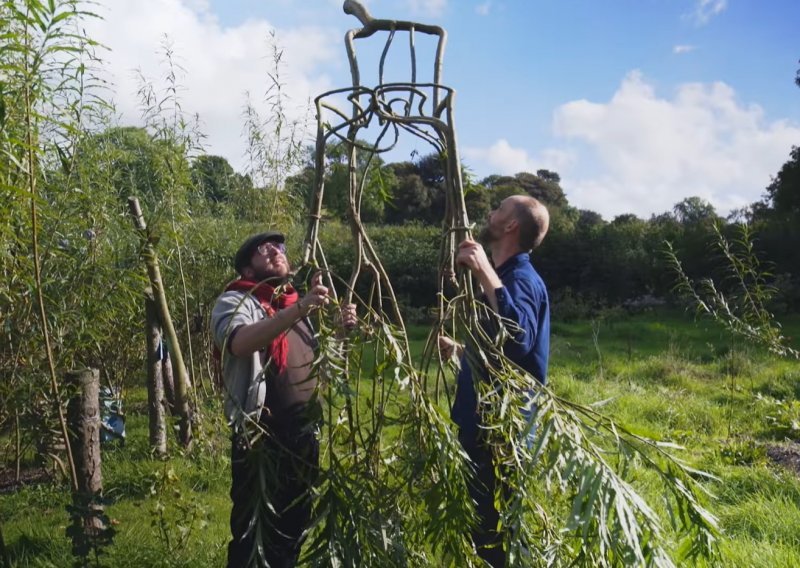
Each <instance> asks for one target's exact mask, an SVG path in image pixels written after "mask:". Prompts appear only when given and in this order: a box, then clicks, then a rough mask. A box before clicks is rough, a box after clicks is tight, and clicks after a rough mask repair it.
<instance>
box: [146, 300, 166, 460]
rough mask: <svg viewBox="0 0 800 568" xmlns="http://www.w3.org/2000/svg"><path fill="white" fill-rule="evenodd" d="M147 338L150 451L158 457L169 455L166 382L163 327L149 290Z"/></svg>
mask: <svg viewBox="0 0 800 568" xmlns="http://www.w3.org/2000/svg"><path fill="white" fill-rule="evenodd" d="M144 307H145V309H144V313H145V338H146V341H147V410H148V415H149V417H150V450H151V451H152V452H153V454H154V455H156V456H158V457H164V456H166V455H167V427H166V424H165V418H164V416H165V414H166V412H165V409H164V406H165V405H164V381H163V374H162V372H161V353H160V352H159V349H158V348H159V345H160V344H161V326H160V325H159V324H158V311H157V309H156V302H155V300H154V299H153V290H152V289H151V288H147V290H145V298H144Z"/></svg>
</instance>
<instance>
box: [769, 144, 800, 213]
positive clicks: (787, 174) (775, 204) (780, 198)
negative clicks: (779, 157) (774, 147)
mask: <svg viewBox="0 0 800 568" xmlns="http://www.w3.org/2000/svg"><path fill="white" fill-rule="evenodd" d="M767 198H768V199H769V201H770V203H771V205H772V209H773V210H774V211H775V213H777V214H778V215H780V216H782V217H794V216H798V215H800V146H793V147H792V151H791V153H790V157H789V160H788V161H787V162H786V163H785V164H783V166H782V167H781V169H780V171H779V172H778V175H776V176H775V177H774V178H773V180H772V182H771V183H770V184H769V185H768V186H767Z"/></svg>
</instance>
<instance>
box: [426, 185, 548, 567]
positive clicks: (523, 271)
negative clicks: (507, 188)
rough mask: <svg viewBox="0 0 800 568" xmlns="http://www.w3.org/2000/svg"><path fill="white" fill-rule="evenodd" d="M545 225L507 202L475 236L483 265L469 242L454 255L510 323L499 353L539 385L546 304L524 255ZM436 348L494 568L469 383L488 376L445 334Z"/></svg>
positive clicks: (479, 535)
mask: <svg viewBox="0 0 800 568" xmlns="http://www.w3.org/2000/svg"><path fill="white" fill-rule="evenodd" d="M549 224H550V216H549V214H548V212H547V208H546V207H545V206H544V205H542V204H541V203H540V202H539V201H537V200H536V199H534V198H533V197H528V196H521V195H514V196H511V197H508V198H506V199H504V200H503V201H502V202H501V203H500V206H499V207H498V208H497V209H495V210H494V211H492V212H491V213H490V214H489V217H488V219H487V223H486V226H485V227H484V228H483V230H482V231H481V233H480V236H479V240H480V241H481V242H483V243H485V244H486V246H487V248H488V249H489V252H490V254H491V261H489V258H488V257H487V255H486V252H485V251H484V248H483V247H482V246H481V245H480V244H479V243H477V242H475V241H473V240H471V239H467V240H465V241H464V242H462V243H461V244H460V245H459V249H458V255H457V257H456V262H458V263H459V264H461V265H462V266H465V267H467V268H468V269H469V270H470V271H471V272H472V273H473V274H474V275H475V277H476V279H477V280H478V282H479V283H480V285H481V288H482V289H483V297H482V300H483V301H484V302H485V303H486V304H488V305H489V306H490V307H491V308H492V310H493V311H494V312H495V313H496V314H497V315H499V316H500V317H501V318H503V319H505V320H509V321H511V322H513V325H510V326H507V331H508V332H509V335H510V338H509V339H508V340H506V342H505V343H504V345H503V354H504V355H505V356H506V357H508V358H509V359H510V360H511V361H513V362H514V363H515V364H516V365H518V366H519V367H520V368H522V369H524V370H525V371H527V372H528V373H530V374H531V375H532V376H533V377H535V378H536V379H537V380H538V381H539V382H540V383H542V384H545V383H546V381H547V363H548V357H549V351H550V304H549V300H548V296H547V287H546V286H545V284H544V281H542V278H541V277H540V276H539V274H538V273H537V272H536V270H535V269H534V268H533V265H532V264H531V260H530V253H531V251H533V249H535V248H537V247H538V246H539V245H540V244H541V242H542V240H543V239H544V237H545V235H546V234H547V229H548V227H549ZM439 349H440V351H441V353H442V356H443V357H445V358H450V357H452V356H454V355H456V356H459V357H460V362H461V367H460V370H459V374H458V379H457V383H456V395H455V399H454V401H453V408H452V410H451V417H452V419H453V421H454V422H455V423H456V425H457V426H458V428H459V441H460V442H461V445H462V446H463V448H464V450H465V451H466V453H467V454H468V455H469V457H470V461H471V462H472V464H473V466H474V475H473V477H472V480H471V481H472V482H471V484H470V495H471V497H472V499H473V501H474V503H475V509H476V512H477V514H478V520H479V522H478V525H477V527H476V529H475V530H474V531H473V534H472V538H473V542H474V544H475V546H476V548H477V552H478V555H479V556H480V557H481V558H483V559H484V560H485V561H486V562H487V563H488V564H489V565H490V566H493V567H494V568H499V567H502V566H505V553H504V551H503V546H502V540H503V539H502V534H501V533H500V532H498V530H497V525H498V520H499V513H498V511H497V508H496V506H495V500H494V494H495V485H496V483H497V479H496V476H495V463H494V461H493V455H492V450H491V448H490V447H489V446H488V444H487V443H486V434H485V430H484V429H483V428H482V424H481V418H480V412H479V409H478V397H477V391H476V387H475V382H476V381H488V380H489V377H488V372H487V371H486V369H485V368H483V369H481V368H476V369H473V368H472V367H470V364H469V360H470V359H472V360H475V359H476V358H474V357H473V358H469V357H467V355H466V353H465V349H463V348H462V346H461V345H459V344H457V343H456V342H454V341H453V340H452V339H450V338H448V337H445V336H440V337H439ZM475 375H477V376H475ZM506 490H507V488H504V491H506Z"/></svg>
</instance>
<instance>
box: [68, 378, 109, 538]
mask: <svg viewBox="0 0 800 568" xmlns="http://www.w3.org/2000/svg"><path fill="white" fill-rule="evenodd" d="M66 384H67V386H68V387H69V388H70V392H71V393H72V395H71V396H70V399H69V402H68V403H67V421H68V423H69V437H70V440H69V441H70V445H69V447H70V448H71V451H72V453H73V456H72V459H73V462H74V463H75V468H76V473H77V478H78V479H77V481H78V489H77V491H75V492H74V493H73V504H74V505H75V506H76V507H79V508H81V509H82V510H84V511H85V512H86V514H85V516H84V519H83V520H84V524H83V529H84V531H85V533H86V534H96V533H99V532H100V531H102V530H103V529H105V528H106V527H105V526H104V523H103V521H102V513H103V505H102V504H101V503H100V499H102V495H103V473H102V469H101V466H100V371H98V370H97V369H83V370H80V371H70V372H68V373H67V374H66Z"/></svg>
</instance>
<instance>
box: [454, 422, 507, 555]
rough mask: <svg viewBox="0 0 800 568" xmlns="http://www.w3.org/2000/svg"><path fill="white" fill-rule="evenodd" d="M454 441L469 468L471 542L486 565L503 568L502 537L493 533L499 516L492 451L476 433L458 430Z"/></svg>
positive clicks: (499, 533)
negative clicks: (474, 520)
mask: <svg viewBox="0 0 800 568" xmlns="http://www.w3.org/2000/svg"><path fill="white" fill-rule="evenodd" d="M458 440H459V442H461V446H462V447H463V448H464V451H465V452H466V453H467V455H468V456H469V459H470V460H471V461H472V466H473V472H472V477H471V479H470V484H469V494H470V497H471V498H472V500H473V502H474V503H475V512H476V513H477V514H478V525H477V526H476V527H475V528H474V529H473V531H472V542H473V543H474V544H475V548H476V549H477V551H478V556H480V557H481V558H482V559H483V560H485V561H486V562H487V563H488V564H489V566H492V567H493V568H505V565H506V555H505V552H504V551H503V534H502V533H501V532H498V530H497V523H498V521H499V520H500V514H499V513H498V511H497V508H496V507H495V504H494V492H495V487H496V485H497V483H498V480H497V477H496V475H495V471H494V459H493V456H492V449H491V447H489V446H488V445H487V444H485V443H484V442H483V440H482V436H481V435H480V433H479V432H471V431H464V430H462V431H459V434H458ZM503 493H504V495H505V496H506V497H508V495H507V493H508V489H507V488H506V487H504V488H503Z"/></svg>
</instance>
